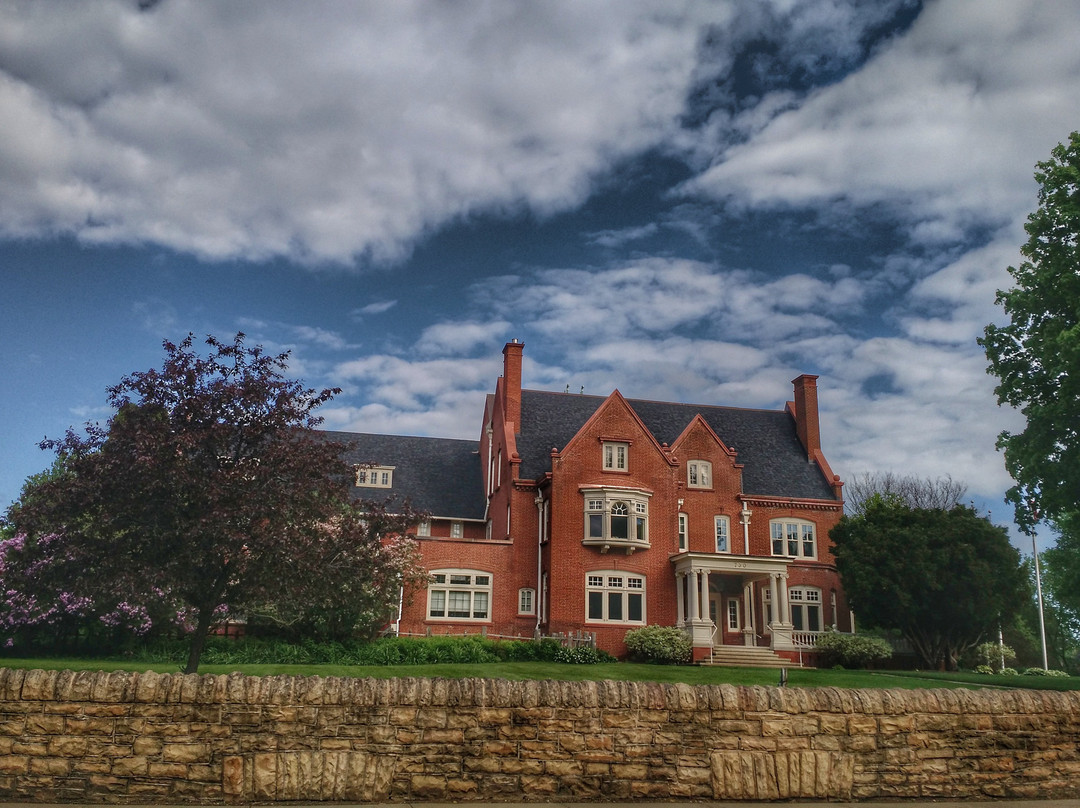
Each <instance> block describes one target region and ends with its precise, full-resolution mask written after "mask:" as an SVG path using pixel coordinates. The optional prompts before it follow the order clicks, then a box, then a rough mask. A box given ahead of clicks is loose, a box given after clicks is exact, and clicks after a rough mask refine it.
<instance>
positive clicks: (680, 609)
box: [675, 572, 686, 626]
mask: <svg viewBox="0 0 1080 808" xmlns="http://www.w3.org/2000/svg"><path fill="white" fill-rule="evenodd" d="M685 584H686V573H683V572H677V573H675V611H676V615H677V616H676V618H675V625H677V626H681V625H683V624H685V623H686V607H685V605H684V598H685V597H686V594H685V593H686V590H685Z"/></svg>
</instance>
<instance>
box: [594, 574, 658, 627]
mask: <svg viewBox="0 0 1080 808" xmlns="http://www.w3.org/2000/svg"><path fill="white" fill-rule="evenodd" d="M585 609H586V611H585V619H586V621H588V622H591V623H598V622H602V623H644V622H645V578H644V576H641V575H633V574H630V573H625V572H620V571H618V570H602V571H598V572H590V573H588V574H587V575H586V576H585Z"/></svg>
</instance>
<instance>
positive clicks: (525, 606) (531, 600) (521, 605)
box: [518, 587, 536, 614]
mask: <svg viewBox="0 0 1080 808" xmlns="http://www.w3.org/2000/svg"><path fill="white" fill-rule="evenodd" d="M518 614H536V590H535V589H531V588H529V587H522V588H521V589H519V590H518Z"/></svg>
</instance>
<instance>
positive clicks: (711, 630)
mask: <svg viewBox="0 0 1080 808" xmlns="http://www.w3.org/2000/svg"><path fill="white" fill-rule="evenodd" d="M788 564H789V562H788V560H787V559H785V558H761V557H759V556H739V555H729V554H726V553H680V554H679V555H677V556H674V557H673V558H672V565H673V566H674V568H675V569H674V571H675V584H676V610H677V622H676V625H677V626H679V627H680V628H682V629H684V630H685V631H686V632H687V633H688V634H689V635H690V637H691V639H692V640H693V648H694V650H693V655H694V661H695V662H700V661H703V660H706V659H711V658H712V656H713V649H714V647H715V648H719V647H721V646H728V647H731V646H743V647H754V648H757V647H762V648H768V649H771V650H772V651H774V652H780V653H781V655H783V656H785V657H789V658H791V659H792V660H796V659H797V658H798V657H797V655H798V654H799V653H800V652H802V651H805V650H807V649H808V648H812V647H813V643H814V633H812V632H808V631H805V630H800V631H796V630H795V627H794V626H793V624H792V620H791V604H790V602H789V597H788ZM758 591H760V592H762V595H763V598H758V597H756V596H755V592H758ZM762 601H764V602H762ZM802 628H804V627H803V626H800V629H802Z"/></svg>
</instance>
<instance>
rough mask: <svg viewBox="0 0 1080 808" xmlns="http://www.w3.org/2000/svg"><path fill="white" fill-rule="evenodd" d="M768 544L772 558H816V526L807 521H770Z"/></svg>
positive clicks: (786, 519)
mask: <svg viewBox="0 0 1080 808" xmlns="http://www.w3.org/2000/svg"><path fill="white" fill-rule="evenodd" d="M769 544H770V549H771V550H772V554H773V555H774V556H784V557H786V558H817V525H815V524H814V523H813V522H811V521H809V520H807V519H790V518H785V519H771V520H769Z"/></svg>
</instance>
